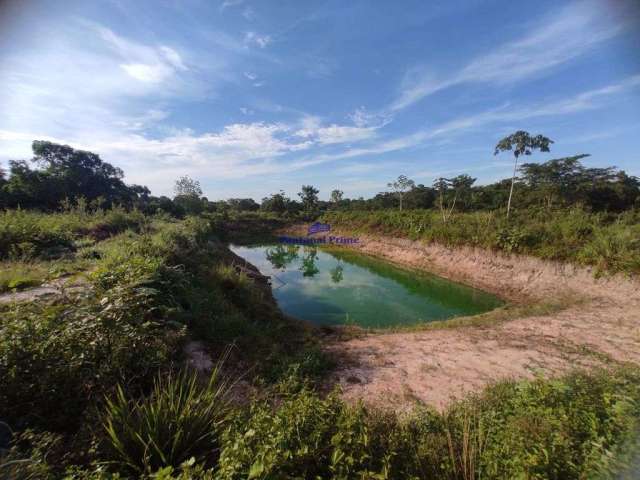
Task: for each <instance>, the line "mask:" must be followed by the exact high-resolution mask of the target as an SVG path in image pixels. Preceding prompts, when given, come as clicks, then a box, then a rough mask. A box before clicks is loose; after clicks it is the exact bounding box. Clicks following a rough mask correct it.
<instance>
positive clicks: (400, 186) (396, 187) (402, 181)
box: [387, 175, 416, 211]
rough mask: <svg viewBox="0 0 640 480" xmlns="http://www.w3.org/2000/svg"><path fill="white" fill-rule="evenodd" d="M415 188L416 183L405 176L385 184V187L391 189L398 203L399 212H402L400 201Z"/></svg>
mask: <svg viewBox="0 0 640 480" xmlns="http://www.w3.org/2000/svg"><path fill="white" fill-rule="evenodd" d="M415 186H416V183H415V182H414V181H413V180H411V179H409V178H407V176H406V175H400V176H399V177H398V179H397V180H396V181H394V182H389V183H387V187H389V188H391V189H393V192H394V193H395V195H396V196H397V197H398V200H399V201H400V211H402V200H403V198H404V195H405V194H406V193H407V192H408V191H409V190H411V189H412V188H413V187H415Z"/></svg>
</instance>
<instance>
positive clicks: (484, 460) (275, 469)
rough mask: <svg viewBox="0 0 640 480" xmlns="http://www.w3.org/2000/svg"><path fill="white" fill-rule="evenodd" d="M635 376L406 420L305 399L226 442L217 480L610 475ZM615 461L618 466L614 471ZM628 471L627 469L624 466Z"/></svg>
mask: <svg viewBox="0 0 640 480" xmlns="http://www.w3.org/2000/svg"><path fill="white" fill-rule="evenodd" d="M639 382H640V376H639V375H638V373H637V372H635V371H632V370H619V371H617V372H615V373H612V372H599V373H596V374H574V375H570V376H568V377H566V378H564V379H560V380H551V381H547V380H541V379H540V380H535V381H532V382H527V381H525V382H517V383H516V382H504V383H500V384H497V385H495V386H493V387H491V388H489V389H487V390H486V391H485V392H484V393H483V394H482V395H479V396H474V397H470V398H469V399H467V400H464V401H461V402H458V403H455V404H453V405H452V406H451V407H449V408H448V409H447V410H446V411H445V412H443V413H441V414H440V413H437V412H435V411H431V410H418V411H415V412H414V413H413V414H411V415H409V416H407V417H404V418H403V417H398V416H396V415H394V414H391V413H380V412H376V411H373V410H368V409H365V408H364V407H362V406H355V407H351V406H347V405H345V404H344V403H342V402H341V401H340V400H338V399H337V397H335V396H329V397H327V398H325V399H322V398H320V397H318V396H317V394H315V393H313V392H311V391H309V390H307V389H303V390H301V391H299V392H297V393H294V394H292V395H291V396H288V397H286V398H284V399H281V401H280V402H279V403H278V406H277V408H276V409H275V411H274V409H273V406H272V405H271V404H270V403H269V402H265V401H257V402H254V403H253V404H252V405H251V407H250V408H249V409H248V410H247V411H244V412H242V413H241V414H240V415H239V416H237V417H236V418H235V419H234V421H233V422H232V423H231V425H230V427H229V429H228V430H227V432H226V434H225V437H224V443H223V450H222V455H221V458H220V466H219V470H218V471H217V473H218V476H219V478H228V479H235V478H238V479H240V478H264V479H267V478H282V479H288V478H291V479H293V478H339V479H348V478H354V479H355V478H358V479H360V478H372V479H373V478H397V479H410V478H416V479H418V478H442V479H475V478H532V479H535V478H539V479H547V478H562V479H579V478H586V477H589V478H591V477H590V476H594V475H596V474H598V473H602V474H606V473H611V472H615V471H616V470H617V469H618V468H619V467H620V466H621V463H620V462H621V461H622V460H623V459H624V458H625V457H624V455H623V453H624V452H626V453H629V452H632V451H633V450H631V449H632V448H633V447H635V446H637V443H633V442H634V441H637V438H635V437H634V435H636V434H637V433H638V427H640V403H639V402H640V383H639ZM615 459H617V460H615ZM623 463H624V462H622V464H623Z"/></svg>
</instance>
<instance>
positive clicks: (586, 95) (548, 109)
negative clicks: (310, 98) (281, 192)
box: [295, 75, 640, 168]
mask: <svg viewBox="0 0 640 480" xmlns="http://www.w3.org/2000/svg"><path fill="white" fill-rule="evenodd" d="M637 87H640V75H634V76H631V77H628V78H626V79H624V80H622V81H620V82H617V83H613V84H610V85H607V86H605V87H603V88H598V89H594V90H589V91H586V92H583V93H580V94H577V95H575V96H573V97H570V98H568V99H566V100H558V101H555V102H545V103H537V104H532V105H528V106H523V107H519V108H511V109H510V108H509V105H504V106H501V107H498V108H495V109H492V110H486V111H484V112H480V113H477V114H473V115H468V116H463V117H459V118H455V119H453V120H450V121H448V122H444V123H442V124H440V125H438V126H435V127H432V128H428V129H424V130H419V131H417V132H414V133H412V134H409V135H404V136H401V137H397V138H394V139H391V140H385V141H381V142H378V143H375V144H372V145H369V146H364V147H357V148H350V149H347V150H345V151H343V152H340V153H335V154H322V155H316V156H313V157H311V158H307V159H305V160H300V161H298V162H296V163H295V168H307V167H311V166H314V165H319V164H323V163H327V162H332V161H336V160H344V159H349V158H355V157H361V156H364V155H380V154H383V153H388V152H393V151H399V150H404V149H408V148H412V147H416V146H421V145H424V144H425V143H426V142H428V141H431V140H435V139H438V140H441V139H442V138H446V137H447V136H451V135H456V134H458V133H460V132H463V131H467V130H470V129H473V128H479V127H484V126H486V125H489V124H495V123H500V122H522V121H525V120H528V119H531V118H537V117H545V116H558V115H569V114H574V113H578V112H581V111H585V110H592V109H597V108H601V107H602V106H604V103H603V102H601V100H603V99H605V98H607V97H609V96H611V95H615V94H620V93H623V92H626V91H628V90H632V89H635V88H637Z"/></svg>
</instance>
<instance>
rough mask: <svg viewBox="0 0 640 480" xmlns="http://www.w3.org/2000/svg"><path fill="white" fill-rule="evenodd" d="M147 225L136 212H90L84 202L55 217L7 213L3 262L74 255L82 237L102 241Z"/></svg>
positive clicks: (1, 220) (1, 228)
mask: <svg viewBox="0 0 640 480" xmlns="http://www.w3.org/2000/svg"><path fill="white" fill-rule="evenodd" d="M145 222H146V218H145V217H144V215H142V214H141V213H140V212H138V211H136V210H133V211H130V212H126V211H125V210H124V209H122V208H119V207H114V208H112V209H110V210H98V211H96V212H89V211H88V210H87V209H86V206H85V204H84V202H80V203H78V204H77V205H74V206H68V207H67V209H66V210H65V211H64V212H61V213H54V214H45V213H41V212H36V211H29V210H5V211H2V212H0V259H3V258H12V259H33V258H55V257H59V256H60V255H62V254H64V253H67V252H70V251H73V250H74V248H75V245H74V242H75V241H76V240H78V239H79V238H81V237H82V236H88V237H90V238H93V239H96V240H103V239H105V238H107V237H109V236H111V235H114V234H116V233H118V232H121V231H123V230H126V229H140V228H142V227H143V225H144V223H145Z"/></svg>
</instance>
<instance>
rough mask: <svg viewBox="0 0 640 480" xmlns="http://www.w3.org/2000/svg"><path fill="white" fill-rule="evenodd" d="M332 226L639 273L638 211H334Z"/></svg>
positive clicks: (330, 214)
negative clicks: (447, 213)
mask: <svg viewBox="0 0 640 480" xmlns="http://www.w3.org/2000/svg"><path fill="white" fill-rule="evenodd" d="M323 221H325V222H328V223H330V224H331V225H332V226H333V227H334V228H342V229H348V230H352V231H355V232H362V233H367V232H368V233H381V234H386V235H396V236H403V237H409V238H412V239H421V240H424V241H427V242H437V243H440V244H443V245H447V246H457V245H469V246H478V247H483V248H489V249H496V250H502V251H505V252H509V253H512V252H513V253H524V254H529V255H534V256H537V257H541V258H545V259H553V260H561V261H572V262H576V263H580V264H583V265H590V266H594V267H596V268H597V269H598V270H599V271H608V272H627V273H640V212H638V211H637V210H629V211H627V212H624V213H621V214H611V213H587V212H585V211H583V210H581V209H577V208H576V209H572V210H557V211H547V210H545V209H530V210H524V211H517V212H514V215H512V217H511V218H510V220H509V221H508V222H507V220H506V218H505V216H504V215H503V214H501V213H500V212H473V213H457V214H455V215H452V216H451V217H450V218H449V219H448V220H447V221H446V222H444V221H443V219H442V217H441V216H440V213H439V212H437V211H434V210H409V211H403V212H398V211H396V210H379V211H373V212H371V211H335V212H328V213H326V214H325V215H324V216H323Z"/></svg>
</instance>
